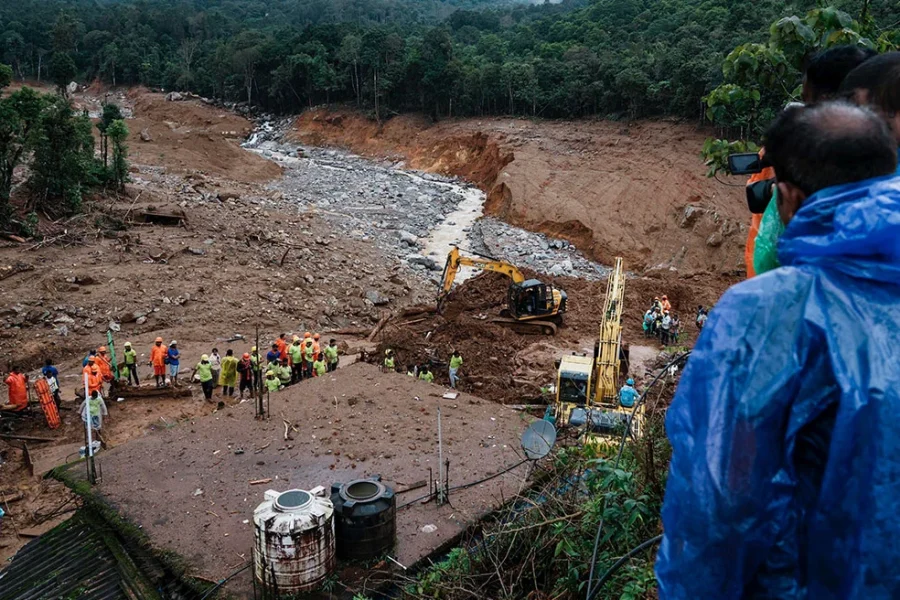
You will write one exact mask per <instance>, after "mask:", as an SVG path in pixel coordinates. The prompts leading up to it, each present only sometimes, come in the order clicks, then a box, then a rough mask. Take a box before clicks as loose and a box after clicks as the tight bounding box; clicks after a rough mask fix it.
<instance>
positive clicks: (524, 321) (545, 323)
mask: <svg viewBox="0 0 900 600" xmlns="http://www.w3.org/2000/svg"><path fill="white" fill-rule="evenodd" d="M460 267H472V268H473V269H480V270H482V271H493V272H495V273H502V274H503V275H506V276H507V277H509V278H510V279H511V280H512V283H510V284H509V290H508V291H507V293H506V308H504V309H503V310H502V311H501V312H500V316H499V317H495V318H494V319H492V322H494V323H498V324H500V325H503V326H505V327H509V328H511V329H513V331H517V332H519V333H538V334H544V335H555V334H556V329H557V325H559V324H560V323H561V322H562V314H563V313H564V312H566V300H567V296H566V293H565V292H564V291H562V290H561V289H558V288H555V287H553V286H552V285H549V284H546V283H542V282H541V281H538V280H537V279H525V276H524V275H523V274H522V272H521V271H519V269H517V268H516V267H515V266H514V265H511V264H509V263H508V262H505V261H502V260H495V259H493V258H486V257H481V256H475V257H473V256H462V255H461V254H460V252H459V248H457V247H455V246H454V248H453V250H451V251H450V254H448V255H447V262H446V264H445V265H444V275H443V277H441V285H440V289H439V290H438V297H437V306H438V312H441V309H442V308H443V306H444V303H445V302H446V300H447V296H448V295H449V294H450V288H451V287H452V286H453V280H454V279H456V274H457V273H458V272H459V268H460Z"/></svg>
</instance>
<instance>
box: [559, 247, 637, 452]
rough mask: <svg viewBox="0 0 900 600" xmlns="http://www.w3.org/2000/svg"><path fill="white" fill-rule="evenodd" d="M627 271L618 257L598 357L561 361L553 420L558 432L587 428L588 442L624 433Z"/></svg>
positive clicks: (634, 429) (634, 427) (634, 426)
mask: <svg viewBox="0 0 900 600" xmlns="http://www.w3.org/2000/svg"><path fill="white" fill-rule="evenodd" d="M624 303H625V271H624V268H623V265H622V259H621V258H619V257H617V258H616V264H615V268H614V269H613V270H612V271H611V272H610V274H609V279H608V280H607V283H606V299H605V300H604V302H603V314H602V316H601V319H600V336H599V339H598V341H597V345H596V347H595V348H594V356H593V357H591V356H584V355H579V354H572V355H570V356H564V357H562V359H560V361H559V369H558V370H557V375H556V402H555V405H554V407H553V411H552V413H553V415H552V416H553V419H552V420H553V421H555V423H556V425H557V427H566V426H569V427H583V428H584V432H585V435H586V438H587V441H588V442H591V443H602V442H603V441H604V440H605V439H609V438H610V437H611V436H613V435H615V434H616V433H618V432H621V431H622V427H624V426H625V425H626V424H627V423H628V419H630V418H631V412H632V409H631V408H625V407H623V406H621V405H620V404H619V366H620V363H621V356H622V355H621V353H622V309H623V307H624ZM642 424H643V407H640V408H638V412H637V413H636V414H635V418H634V421H633V422H632V427H631V430H632V432H633V434H634V435H635V437H638V436H640V434H641V425H642Z"/></svg>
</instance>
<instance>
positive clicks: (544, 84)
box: [0, 0, 900, 119]
mask: <svg viewBox="0 0 900 600" xmlns="http://www.w3.org/2000/svg"><path fill="white" fill-rule="evenodd" d="M829 4H830V5H832V6H835V7H837V8H840V9H841V10H844V11H846V12H847V13H848V14H850V15H851V16H852V17H853V18H854V19H858V21H859V29H860V30H861V33H862V34H863V35H867V36H869V37H870V38H872V39H876V38H878V36H879V35H882V34H884V32H883V31H882V30H880V29H879V28H878V24H879V23H881V24H887V25H890V23H891V16H893V17H895V18H896V16H897V15H896V12H895V10H894V9H896V5H895V3H894V2H893V1H892V0H874V1H866V0H835V1H834V2H830V3H829ZM817 5H818V3H817V2H816V1H814V0H808V1H801V0H795V1H793V2H783V1H777V0H754V1H752V2H750V1H748V0H740V1H739V0H702V1H701V0H590V1H589V0H565V1H564V2H563V3H561V4H554V5H549V4H546V5H530V4H521V3H514V2H508V1H507V2H496V1H490V0H447V1H440V0H268V1H262V0H193V1H189V0H153V1H149V0H141V1H135V0H118V1H111V0H105V1H99V2H98V1H96V0H15V1H14V2H12V1H9V0H7V1H6V2H4V3H3V5H2V6H0V61H2V62H4V63H6V64H9V65H10V66H11V68H12V71H13V77H14V78H16V79H22V78H28V79H33V80H36V79H40V80H44V81H47V80H49V81H52V82H55V83H56V84H57V85H65V82H66V81H67V80H69V79H71V78H74V77H77V78H79V79H81V80H84V81H90V80H94V79H99V80H101V81H103V82H106V83H109V84H113V85H145V86H149V87H154V88H163V89H166V90H188V91H192V92H195V93H198V94H201V95H204V96H215V97H220V98H224V99H229V100H233V101H242V102H249V103H251V104H254V105H257V106H259V107H262V108H263V109H265V110H271V111H279V112H296V111H298V110H301V109H303V108H305V107H308V106H311V105H315V104H320V103H325V102H336V101H340V102H352V103H355V104H357V105H359V106H360V107H362V108H365V109H367V110H371V111H373V112H374V113H375V114H376V115H377V116H378V117H382V118H383V117H385V116H387V115H390V114H392V113H396V112H403V111H422V112H425V113H428V114H431V115H432V116H434V117H438V118H442V117H446V116H450V115H452V116H457V115H494V114H510V115H528V116H542V117H580V116H585V115H601V116H614V117H623V118H636V117H644V116H654V115H676V116H683V117H691V118H695V119H701V118H702V117H703V115H704V112H705V108H706V107H705V105H704V104H703V102H702V100H701V99H702V98H704V97H705V96H706V95H707V94H709V93H710V91H712V90H713V89H715V88H716V87H717V86H718V85H719V84H721V83H722V82H723V74H722V64H723V60H724V59H725V57H726V56H727V55H728V53H729V52H731V50H732V49H734V48H735V46H737V45H739V44H743V43H747V42H754V41H758V42H764V41H765V40H766V39H767V37H768V28H769V25H770V24H771V23H772V22H773V21H775V20H776V19H779V18H781V17H783V16H785V15H790V14H798V15H803V14H805V13H806V12H807V11H808V10H809V9H812V8H815V7H816V6H817ZM864 7H865V8H864ZM895 20H896V19H895ZM891 39H893V38H891ZM898 41H900V39H893V42H892V43H894V44H896V43H897V42H898Z"/></svg>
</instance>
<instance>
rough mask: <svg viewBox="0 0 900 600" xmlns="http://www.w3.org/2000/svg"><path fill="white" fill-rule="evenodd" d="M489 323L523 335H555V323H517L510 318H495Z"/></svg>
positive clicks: (517, 321)
mask: <svg viewBox="0 0 900 600" xmlns="http://www.w3.org/2000/svg"><path fill="white" fill-rule="evenodd" d="M491 323H497V324H498V325H502V326H503V327H509V328H510V329H512V330H513V331H515V332H516V333H521V334H523V335H556V331H557V328H556V323H553V322H552V321H519V320H517V319H513V318H512V317H495V318H493V319H491Z"/></svg>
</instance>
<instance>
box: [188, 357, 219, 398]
mask: <svg viewBox="0 0 900 600" xmlns="http://www.w3.org/2000/svg"><path fill="white" fill-rule="evenodd" d="M194 374H196V375H197V379H199V380H200V387H201V388H203V397H204V398H206V400H207V402H208V401H210V400H212V393H213V388H214V387H215V385H214V383H213V382H214V380H213V374H212V365H211V364H210V363H209V355H207V354H203V355H202V356H200V362H198V363H197V366H196V367H194V370H193V371H191V376H190V377H189V378H188V379H189V380H191V381H193V379H194Z"/></svg>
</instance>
